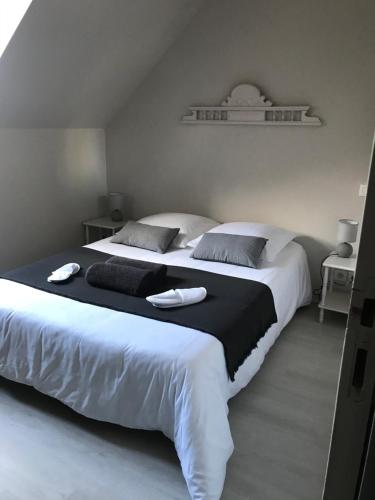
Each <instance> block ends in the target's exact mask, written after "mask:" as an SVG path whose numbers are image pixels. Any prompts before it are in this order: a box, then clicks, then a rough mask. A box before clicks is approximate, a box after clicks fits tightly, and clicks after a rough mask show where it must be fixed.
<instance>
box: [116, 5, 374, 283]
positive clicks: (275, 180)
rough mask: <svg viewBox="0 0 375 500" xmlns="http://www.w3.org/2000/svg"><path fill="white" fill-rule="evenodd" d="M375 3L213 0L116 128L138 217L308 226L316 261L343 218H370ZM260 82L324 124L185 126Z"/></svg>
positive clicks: (120, 184)
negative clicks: (238, 89)
mask: <svg viewBox="0 0 375 500" xmlns="http://www.w3.org/2000/svg"><path fill="white" fill-rule="evenodd" d="M374 18H375V2H373V1H370V0H366V1H365V0H357V1H354V0H343V1H341V2H327V1H326V0H316V1H314V2H312V1H311V0H288V1H287V2H281V1H280V0H267V2H264V1H262V0H252V1H249V0H212V1H209V2H208V4H207V5H206V7H204V8H203V10H202V11H200V12H199V13H198V15H197V16H196V17H195V18H194V19H193V21H192V23H191V24H190V25H189V27H188V28H187V29H186V30H185V31H184V33H183V34H182V36H180V38H179V39H178V40H177V42H176V43H175V44H174V45H173V47H172V48H171V49H170V50H169V51H168V52H167V54H166V55H165V57H164V58H163V59H162V61H161V62H160V63H159V64H158V65H157V67H155V69H154V71H153V72H152V73H151V74H150V75H149V77H148V78H147V79H146V81H145V82H144V84H143V85H142V86H141V87H140V88H139V89H138V91H137V92H136V93H135V94H134V95H133V97H132V99H131V101H130V102H129V103H128V104H127V105H126V107H124V109H123V110H122V111H121V112H120V113H119V115H118V116H117V117H116V118H115V119H114V120H113V122H112V123H111V126H110V127H109V129H108V130H107V152H108V156H107V162H108V182H109V188H110V189H111V190H123V191H124V192H125V193H127V195H128V201H129V215H130V216H132V217H138V216H143V215H145V214H148V213H152V212H158V211H186V212H194V213H200V214H205V215H208V216H212V217H215V218H217V219H219V220H223V221H228V220H236V219H238V220H239V219H241V220H246V219H250V220H255V221H264V222H270V223H274V224H278V225H280V226H283V227H286V228H289V229H292V230H294V231H297V232H298V233H300V234H302V235H304V236H305V238H304V243H305V247H306V248H307V250H308V254H309V257H310V260H311V263H312V267H313V271H314V283H315V284H316V283H317V280H318V272H317V270H318V262H319V261H320V259H321V257H322V256H323V255H324V254H325V253H326V252H327V251H328V250H330V249H331V248H332V245H333V244H334V243H335V235H336V220H337V219H338V218H340V217H354V218H360V217H361V213H362V207H363V199H361V198H359V197H358V188H359V184H360V183H365V182H366V179H367V173H368V162H369V156H370V148H371V140H372V134H373V127H374V120H373V116H374V115H373V111H374V107H373V93H374V82H375V65H374V56H375V35H374V33H375V32H374V26H373V20H374ZM246 81H248V82H250V83H254V84H256V85H258V86H260V87H261V89H262V90H263V92H264V94H265V95H266V96H267V97H268V98H270V99H271V100H272V101H273V102H274V103H276V104H311V105H313V113H314V114H316V115H317V116H320V117H321V118H322V120H323V121H324V126H322V127H317V128H313V127H311V128H309V127H306V128H302V127H301V128H298V127H245V126H244V127H234V126H232V127H230V126H228V127H224V126H223V127H215V126H209V125H205V126H204V125H199V126H188V125H182V124H181V123H179V119H180V118H181V116H182V115H183V114H184V113H185V111H186V107H187V106H188V105H191V104H212V105H214V104H217V103H220V102H221V100H222V99H223V98H224V97H225V96H226V95H227V93H228V92H229V90H230V89H231V87H232V86H233V85H235V84H238V83H241V82H246Z"/></svg>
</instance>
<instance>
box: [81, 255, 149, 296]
mask: <svg viewBox="0 0 375 500" xmlns="http://www.w3.org/2000/svg"><path fill="white" fill-rule="evenodd" d="M85 278H86V281H87V283H89V284H90V285H92V286H96V287H99V288H107V289H108V290H115V291H116V292H122V293H126V294H127V295H136V296H137V297H145V296H146V295H149V294H150V293H152V291H154V290H155V276H154V274H153V273H152V271H149V270H147V269H141V268H140V267H132V266H127V265H124V264H122V265H119V264H112V263H111V264H108V263H106V262H97V263H95V264H92V265H91V266H90V267H89V268H88V269H87V271H86V276H85Z"/></svg>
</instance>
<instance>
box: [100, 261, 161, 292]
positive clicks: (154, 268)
mask: <svg viewBox="0 0 375 500" xmlns="http://www.w3.org/2000/svg"><path fill="white" fill-rule="evenodd" d="M107 264H116V265H119V266H124V265H125V266H132V267H138V268H139V269H146V270H147V271H151V272H152V273H153V275H154V277H155V280H156V282H157V285H162V284H163V282H164V281H165V278H166V276H167V266H166V265H165V264H158V263H157V262H147V261H145V260H137V259H128V258H127V257H116V256H113V257H111V258H110V259H108V260H107Z"/></svg>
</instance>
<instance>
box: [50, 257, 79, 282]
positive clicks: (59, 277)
mask: <svg viewBox="0 0 375 500" xmlns="http://www.w3.org/2000/svg"><path fill="white" fill-rule="evenodd" d="M80 269H81V266H80V265H79V264H77V263H75V262H70V263H69V264H65V265H64V266H62V267H59V268H58V269H56V271H53V273H52V274H51V275H50V276H48V278H47V281H49V282H50V283H57V282H58V281H65V280H67V279H68V278H70V277H71V276H73V274H77V273H78V271H79V270H80Z"/></svg>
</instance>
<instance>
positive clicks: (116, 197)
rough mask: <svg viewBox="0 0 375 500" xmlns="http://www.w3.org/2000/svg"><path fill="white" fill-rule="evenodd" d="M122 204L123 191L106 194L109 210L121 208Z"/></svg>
mask: <svg viewBox="0 0 375 500" xmlns="http://www.w3.org/2000/svg"><path fill="white" fill-rule="evenodd" d="M123 204H124V194H123V193H109V194H108V205H109V210H110V211H111V212H113V211H114V210H120V211H121V210H122V209H123Z"/></svg>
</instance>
